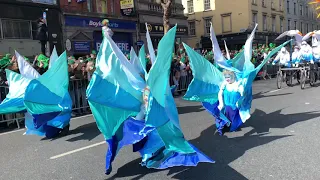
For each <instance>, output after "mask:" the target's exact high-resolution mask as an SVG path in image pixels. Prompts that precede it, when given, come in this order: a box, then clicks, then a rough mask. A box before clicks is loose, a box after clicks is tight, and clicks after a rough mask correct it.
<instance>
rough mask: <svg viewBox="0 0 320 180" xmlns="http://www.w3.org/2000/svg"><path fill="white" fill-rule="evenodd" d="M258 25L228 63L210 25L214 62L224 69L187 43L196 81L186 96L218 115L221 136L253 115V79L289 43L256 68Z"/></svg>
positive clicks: (235, 128) (237, 127)
mask: <svg viewBox="0 0 320 180" xmlns="http://www.w3.org/2000/svg"><path fill="white" fill-rule="evenodd" d="M256 28H257V25H256V27H255V29H254V30H253V32H252V34H251V35H250V37H249V38H248V40H247V41H246V44H245V46H244V50H243V51H242V52H241V53H240V54H239V55H238V56H237V57H236V58H237V59H232V60H231V61H229V62H227V61H226V59H225V58H224V56H223V55H222V53H221V50H220V48H219V46H218V41H217V39H216V37H215V34H214V31H213V28H212V27H211V38H212V43H213V47H214V53H215V54H214V57H215V61H216V63H217V64H218V65H219V66H220V67H222V68H223V69H224V70H223V72H221V71H219V70H218V69H217V68H216V67H214V66H213V65H212V64H211V63H209V62H208V61H207V60H205V58H204V57H202V56H201V55H200V54H198V53H197V52H195V51H194V50H193V49H192V48H190V47H189V46H188V45H186V44H184V47H185V49H186V52H187V54H188V56H189V60H190V66H191V69H192V73H193V80H192V82H191V84H190V85H189V88H188V91H187V93H186V94H185V96H184V99H186V100H190V101H198V102H202V104H203V106H204V107H205V108H206V109H207V110H208V111H209V112H210V113H211V114H212V115H213V116H214V117H215V119H216V127H217V131H218V133H219V134H220V135H222V134H223V133H224V132H226V131H236V130H237V129H239V127H240V126H241V125H242V124H243V123H244V122H246V120H248V119H249V118H250V108H251V102H252V82H253V80H254V79H255V77H256V75H257V73H258V72H259V71H260V69H261V68H262V67H263V66H264V64H265V63H266V62H267V61H268V60H269V59H270V57H272V56H273V55H274V54H275V53H276V52H278V51H279V50H280V49H281V48H282V47H283V46H285V45H286V44H287V43H288V42H290V41H288V42H286V43H284V44H282V45H281V46H279V47H277V48H275V49H274V50H272V51H271V52H270V53H269V54H268V55H267V57H266V58H265V59H264V60H263V61H262V63H261V64H260V65H259V66H257V67H256V68H255V67H254V65H253V64H252V62H251V59H252V40H253V38H254V33H255V30H256ZM230 62H231V63H230Z"/></svg>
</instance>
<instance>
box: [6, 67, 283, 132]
mask: <svg viewBox="0 0 320 180" xmlns="http://www.w3.org/2000/svg"><path fill="white" fill-rule="evenodd" d="M266 68H267V72H268V74H269V75H276V74H277V70H278V66H272V65H267V66H266ZM192 78H193V76H192V73H191V72H188V73H187V75H186V76H181V75H180V78H176V79H178V82H177V81H176V83H175V82H174V79H175V77H174V75H173V74H172V73H170V85H175V84H178V87H177V89H176V92H182V91H187V89H188V86H189V84H190V83H191V81H192ZM88 84H89V81H88V80H85V79H84V80H80V79H72V80H70V82H69V93H70V96H71V99H72V102H73V105H72V113H73V116H80V115H84V114H89V113H91V111H90V107H89V104H88V101H87V99H86V89H87V86H88ZM8 92H9V88H8V86H0V101H3V100H4V99H5V97H6V95H7V94H8ZM23 120H24V114H23V113H15V114H4V115H0V123H7V125H10V124H12V123H15V122H16V123H17V126H18V128H20V124H19V122H22V121H23Z"/></svg>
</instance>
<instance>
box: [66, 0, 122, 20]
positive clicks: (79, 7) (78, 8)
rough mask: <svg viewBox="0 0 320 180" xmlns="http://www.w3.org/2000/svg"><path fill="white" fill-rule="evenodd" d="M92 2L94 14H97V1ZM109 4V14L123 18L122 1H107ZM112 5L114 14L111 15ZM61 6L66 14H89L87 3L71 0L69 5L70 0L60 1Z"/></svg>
mask: <svg viewBox="0 0 320 180" xmlns="http://www.w3.org/2000/svg"><path fill="white" fill-rule="evenodd" d="M91 1H92V12H97V7H96V0H91ZM107 2H108V5H107V8H108V14H109V15H116V16H121V11H120V0H107ZM112 3H113V6H114V8H113V9H114V14H111V12H112V11H111V5H112ZM60 6H61V8H62V10H63V11H64V12H69V13H79V12H88V8H87V2H83V3H77V2H76V0H71V2H70V3H69V2H68V0H60Z"/></svg>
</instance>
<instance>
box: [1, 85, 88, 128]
mask: <svg viewBox="0 0 320 180" xmlns="http://www.w3.org/2000/svg"><path fill="white" fill-rule="evenodd" d="M88 84H89V82H88V80H80V79H74V80H70V82H69V93H70V96H71V99H72V102H73V105H72V114H73V116H80V115H84V114H89V113H90V108H89V104H88V101H87V99H86V89H87V86H88ZM8 92H9V87H8V86H0V101H3V100H4V99H5V98H6V95H7V94H8ZM23 121H24V114H23V113H14V114H3V115H0V123H7V126H9V125H10V124H12V123H16V124H17V127H18V128H20V122H23Z"/></svg>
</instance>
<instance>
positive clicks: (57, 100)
mask: <svg viewBox="0 0 320 180" xmlns="http://www.w3.org/2000/svg"><path fill="white" fill-rule="evenodd" d="M68 86H69V76H68V64H67V54H66V52H64V53H63V54H61V55H60V57H59V58H58V59H57V61H56V62H55V63H54V64H53V65H52V66H51V68H50V69H48V71H47V72H45V73H44V74H43V75H42V76H40V77H39V78H37V79H34V80H32V81H31V82H30V84H29V85H28V87H27V89H26V94H25V98H24V103H25V106H26V107H27V110H28V111H29V112H30V113H31V114H33V115H34V114H45V113H50V112H62V111H71V108H72V101H71V98H70V95H69V92H68Z"/></svg>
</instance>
